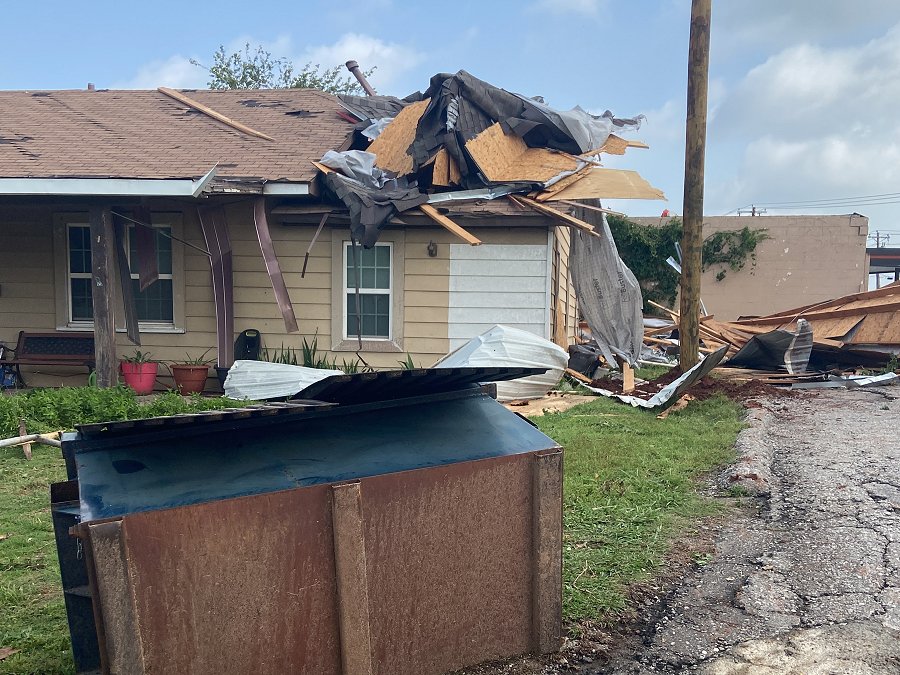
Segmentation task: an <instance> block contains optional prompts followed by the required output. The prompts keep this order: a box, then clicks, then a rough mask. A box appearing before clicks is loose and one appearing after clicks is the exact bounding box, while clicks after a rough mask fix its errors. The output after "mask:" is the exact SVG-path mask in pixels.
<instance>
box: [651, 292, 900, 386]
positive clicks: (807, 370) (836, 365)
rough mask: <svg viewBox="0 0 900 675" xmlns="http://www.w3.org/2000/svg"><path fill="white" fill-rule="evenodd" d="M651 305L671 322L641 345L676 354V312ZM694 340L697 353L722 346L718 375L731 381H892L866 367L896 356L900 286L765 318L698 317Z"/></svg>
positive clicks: (836, 383)
mask: <svg viewBox="0 0 900 675" xmlns="http://www.w3.org/2000/svg"><path fill="white" fill-rule="evenodd" d="M650 304H651V305H653V306H654V307H656V308H657V309H659V310H660V311H662V312H663V313H664V314H666V315H667V316H668V318H669V320H670V322H671V323H670V324H668V325H661V326H659V327H656V326H653V325H645V329H644V344H645V346H647V347H657V348H666V349H668V350H677V349H678V340H677V337H675V336H676V335H677V333H676V331H677V328H678V320H679V316H678V313H677V312H675V311H673V310H671V309H668V308H667V307H663V306H662V305H659V304H657V303H654V302H652V301H650ZM700 336H701V339H702V343H703V345H704V347H701V351H703V350H705V349H718V348H721V347H727V350H728V358H727V359H726V360H725V361H724V362H723V364H722V366H721V367H720V368H719V369H718V370H717V374H719V375H720V376H721V377H726V378H728V379H730V380H733V381H736V382H750V381H755V382H760V383H763V384H770V385H773V386H779V387H786V386H791V387H792V388H796V389H813V388H821V387H856V386H872V385H878V384H890V383H893V382H894V380H895V378H894V377H891V376H890V375H891V374H890V373H885V374H884V376H880V377H872V370H873V369H874V370H878V369H883V368H885V366H886V365H887V364H888V363H889V362H890V361H891V359H892V358H894V359H896V357H897V355H898V354H900V284H897V283H894V284H891V285H890V286H885V287H884V288H881V289H878V290H873V291H865V292H861V293H854V294H851V295H846V296H842V297H840V298H834V299H832V300H826V301H823V302H820V303H816V304H814V305H807V306H804V307H798V308H795V309H790V310H785V311H781V312H777V313H775V314H771V315H768V316H760V317H741V318H740V319H738V320H737V321H727V322H726V321H717V320H716V319H715V317H713V316H707V317H703V318H702V319H701V323H700ZM848 371H849V374H848Z"/></svg>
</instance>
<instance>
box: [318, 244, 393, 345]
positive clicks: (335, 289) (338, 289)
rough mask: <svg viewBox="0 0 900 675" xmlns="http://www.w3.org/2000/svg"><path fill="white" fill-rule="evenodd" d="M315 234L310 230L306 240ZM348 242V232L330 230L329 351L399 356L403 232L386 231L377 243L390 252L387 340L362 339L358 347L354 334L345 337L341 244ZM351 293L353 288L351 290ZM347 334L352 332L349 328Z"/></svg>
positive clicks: (344, 248)
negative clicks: (389, 315) (389, 317)
mask: <svg viewBox="0 0 900 675" xmlns="http://www.w3.org/2000/svg"><path fill="white" fill-rule="evenodd" d="M314 231H315V228H314V227H311V228H310V235H309V236H310V237H311V236H312V233H313V232H314ZM348 241H350V230H349V229H339V228H335V229H333V230H331V324H330V326H331V330H330V332H331V351H333V352H361V353H373V354H374V353H379V352H389V353H394V354H402V353H403V352H405V351H406V349H405V345H404V342H405V341H404V338H403V335H404V332H405V327H406V324H405V319H404V316H405V314H406V311H405V303H404V300H405V297H406V293H405V287H406V278H405V277H406V231H405V230H404V229H402V228H388V229H386V230H384V231H383V232H382V233H381V236H380V237H379V239H378V243H379V244H387V243H390V244H391V246H392V250H391V321H390V326H391V339H390V340H385V339H378V338H371V339H370V338H363V339H362V348H360V345H359V340H358V339H357V337H356V335H351V336H350V337H349V338H345V337H344V336H345V335H346V334H347V332H348V331H347V326H346V323H347V309H346V303H347V292H348V291H347V290H346V287H347V263H346V261H345V256H346V253H345V251H346V247H345V246H344V242H348ZM354 291H355V289H354ZM349 332H350V333H352V332H353V330H352V329H351V330H350V331H349Z"/></svg>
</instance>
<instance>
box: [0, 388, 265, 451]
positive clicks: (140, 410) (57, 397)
mask: <svg viewBox="0 0 900 675" xmlns="http://www.w3.org/2000/svg"><path fill="white" fill-rule="evenodd" d="M246 403H247V402H246V401H233V400H231V399H227V398H224V397H221V398H203V397H202V396H200V395H195V396H192V397H190V398H189V399H185V398H184V397H182V396H180V395H179V394H177V393H175V392H174V391H170V392H166V393H164V394H160V395H159V396H157V397H155V398H154V399H153V400H152V401H150V402H149V403H139V402H138V400H137V396H136V395H135V393H134V392H133V391H132V390H131V389H129V388H128V387H125V386H118V387H112V388H110V389H97V388H95V387H62V388H60V389H34V390H32V391H29V392H25V393H21V394H16V395H12V396H0V437H2V438H8V437H12V436H16V435H18V433H19V420H25V428H26V429H28V432H29V433H48V432H51V431H60V430H71V429H74V428H75V425H77V424H90V423H93V422H110V421H117V420H130V419H140V418H144V417H158V416H163V415H178V414H181V413H191V412H200V411H201V410H218V409H221V408H228V407H235V406H242V405H246Z"/></svg>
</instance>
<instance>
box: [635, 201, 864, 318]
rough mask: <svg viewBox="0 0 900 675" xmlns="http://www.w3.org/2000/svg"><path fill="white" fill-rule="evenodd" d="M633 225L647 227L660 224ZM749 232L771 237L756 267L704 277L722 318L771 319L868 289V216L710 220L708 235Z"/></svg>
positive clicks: (708, 302)
mask: <svg viewBox="0 0 900 675" xmlns="http://www.w3.org/2000/svg"><path fill="white" fill-rule="evenodd" d="M631 220H633V221H634V222H636V223H640V224H642V225H656V224H659V223H660V222H661V219H660V218H632V219H631ZM744 227H749V228H751V229H754V230H755V229H764V230H766V234H767V235H768V237H769V238H768V239H766V240H765V241H763V242H761V243H760V244H759V245H758V246H757V248H756V260H755V262H754V261H750V260H748V261H747V263H746V265H745V266H744V268H743V269H741V270H739V271H733V270H731V269H728V268H727V267H726V268H725V269H726V274H725V276H724V278H723V279H722V280H721V281H719V280H717V279H716V275H717V274H718V273H719V271H720V270H721V269H722V268H721V267H720V266H716V267H715V268H712V269H708V270H706V271H705V272H704V274H703V278H702V287H701V296H702V298H703V303H704V305H705V306H706V309H707V311H708V312H709V313H711V314H715V316H716V318H717V319H721V320H726V321H727V320H733V319H736V318H738V317H739V316H760V315H765V314H771V313H773V312H777V311H780V310H784V309H790V308H791V307H800V306H803V305H809V304H813V303H815V302H820V301H822V300H828V299H829V298H835V297H838V296H842V295H847V294H850V293H856V292H859V291H864V290H866V287H867V283H868V261H867V259H866V239H867V237H868V234H869V219H868V218H866V217H865V216H861V215H859V214H858V213H853V214H849V215H840V216H817V215H796V216H758V217H755V218H754V217H749V216H708V217H706V218H705V219H704V221H703V236H704V238H706V237H708V236H710V235H711V234H714V233H716V232H722V231H727V230H740V229H742V228H744ZM673 254H674V251H673Z"/></svg>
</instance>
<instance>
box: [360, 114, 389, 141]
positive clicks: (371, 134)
mask: <svg viewBox="0 0 900 675" xmlns="http://www.w3.org/2000/svg"><path fill="white" fill-rule="evenodd" d="M393 121H394V118H393V117H382V118H380V119H377V120H375V121H374V122H372V124H370V125H369V126H367V127H366V128H365V129H363V130H362V135H363V136H365V137H366V138H368V139H369V140H370V141H374V140H375V139H376V138H378V137H379V136H381V132H382V131H384V128H385V127H386V126H387V125H388V124H390V123H391V122H393Z"/></svg>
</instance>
